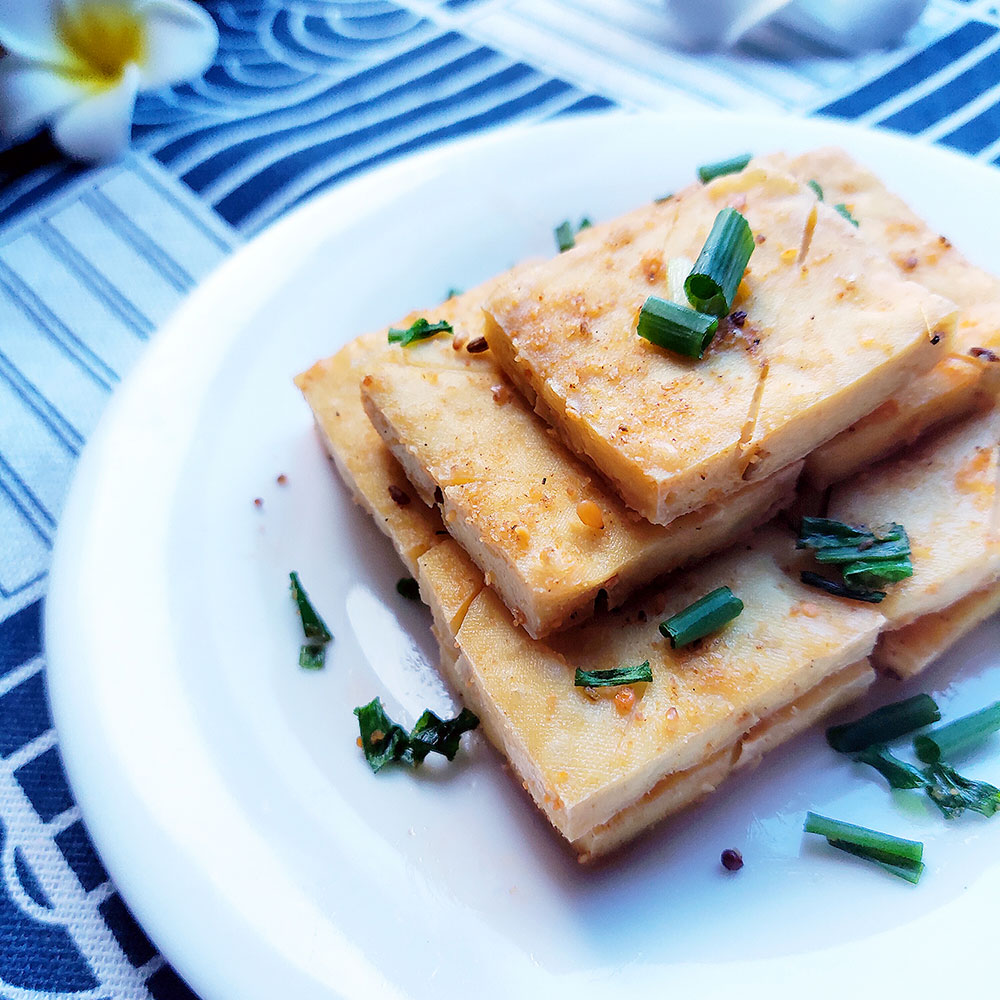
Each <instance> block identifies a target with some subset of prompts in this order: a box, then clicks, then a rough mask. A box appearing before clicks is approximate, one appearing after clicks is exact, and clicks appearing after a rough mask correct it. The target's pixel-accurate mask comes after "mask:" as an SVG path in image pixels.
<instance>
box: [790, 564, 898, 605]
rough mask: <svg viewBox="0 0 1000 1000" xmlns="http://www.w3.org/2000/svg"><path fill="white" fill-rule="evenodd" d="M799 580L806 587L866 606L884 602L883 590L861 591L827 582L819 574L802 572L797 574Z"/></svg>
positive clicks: (835, 582)
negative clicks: (861, 602) (866, 604)
mask: <svg viewBox="0 0 1000 1000" xmlns="http://www.w3.org/2000/svg"><path fill="white" fill-rule="evenodd" d="M799 579H800V580H801V581H802V582H803V583H804V584H805V585H806V586H807V587H816V588H817V590H825V591H826V592H827V593H828V594H832V595H833V596H834V597H847V598H849V599H850V600H852V601H865V602H867V603H868V604H878V603H879V602H880V601H883V600H885V591H884V590H862V589H860V588H858V587H847V586H845V585H844V584H842V583H840V582H838V581H837V580H828V579H827V578H826V577H825V576H820V575H819V573H811V572H809V570H803V571H802V572H801V573H800V574H799Z"/></svg>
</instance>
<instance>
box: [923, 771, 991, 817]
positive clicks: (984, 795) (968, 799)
mask: <svg viewBox="0 0 1000 1000" xmlns="http://www.w3.org/2000/svg"><path fill="white" fill-rule="evenodd" d="M925 773H926V775H927V779H928V780H927V782H926V788H927V794H928V795H929V796H930V800H931V801H932V802H933V803H934V805H936V806H937V807H938V809H940V810H941V812H943V813H944V815H945V819H954V818H955V817H956V816H959V815H960V814H961V813H963V812H964V811H965V810H966V809H972V810H973V811H974V812H977V813H982V815H983V816H992V815H993V814H994V813H995V812H996V811H997V809H998V808H1000V788H997V787H996V786H995V785H991V784H989V782H986V781H973V780H972V779H971V778H965V777H963V776H962V775H961V774H959V773H958V771H956V770H955V769H954V768H953V767H949V766H948V765H947V764H943V763H941V762H938V763H936V764H931V765H930V767H928V768H927V770H926V772H925Z"/></svg>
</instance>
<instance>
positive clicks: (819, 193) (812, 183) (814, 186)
mask: <svg viewBox="0 0 1000 1000" xmlns="http://www.w3.org/2000/svg"><path fill="white" fill-rule="evenodd" d="M808 184H809V187H811V188H812V189H813V191H815V192H816V197H817V198H818V199H819V200H820V201H822V200H823V189H822V188H821V187H820V186H819V181H809V182H808Z"/></svg>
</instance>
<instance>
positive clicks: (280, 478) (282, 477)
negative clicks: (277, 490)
mask: <svg viewBox="0 0 1000 1000" xmlns="http://www.w3.org/2000/svg"><path fill="white" fill-rule="evenodd" d="M287 482H288V476H286V475H285V474H284V473H283V472H282V473H281V475H280V476H278V479H277V483H278V485H279V486H284V485H285V483H287Z"/></svg>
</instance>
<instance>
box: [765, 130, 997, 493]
mask: <svg viewBox="0 0 1000 1000" xmlns="http://www.w3.org/2000/svg"><path fill="white" fill-rule="evenodd" d="M765 160H766V162H773V163H776V164H777V165H779V166H783V167H784V168H785V169H787V170H788V171H789V172H790V173H791V174H793V175H794V176H795V177H797V178H798V179H799V180H801V181H808V180H810V179H815V180H816V181H817V182H818V183H819V184H820V185H821V187H822V188H823V193H824V196H825V198H826V201H827V202H828V203H830V204H837V203H842V204H845V205H847V207H848V209H849V210H850V211H851V212H852V214H853V215H854V217H855V218H856V219H857V220H858V223H859V225H858V231H859V232H860V233H861V235H862V236H863V237H864V238H865V239H867V240H868V241H869V242H870V243H871V244H872V245H873V246H874V247H876V249H878V250H880V251H881V252H883V253H885V254H887V255H888V256H889V258H890V259H891V260H892V261H893V262H894V263H895V264H896V266H897V267H898V268H899V270H900V272H901V273H902V274H903V275H904V276H906V277H908V278H910V279H911V280H913V281H917V282H919V283H920V284H921V285H923V286H924V287H925V288H928V289H930V291H932V292H936V293H937V294H939V295H944V296H946V297H947V298H949V299H951V300H952V301H953V302H955V303H956V305H958V306H959V307H960V311H959V314H958V322H957V325H956V328H955V333H954V336H953V338H952V344H951V347H950V349H949V356H948V357H947V358H944V359H942V360H941V361H940V362H939V363H938V364H937V366H935V368H933V369H932V370H931V371H930V372H928V373H927V374H926V375H923V376H920V377H919V378H916V379H914V380H913V381H912V382H911V383H910V384H908V385H906V386H904V387H903V388H902V389H901V390H900V391H899V392H897V393H896V394H895V395H894V396H893V397H892V399H891V400H890V401H889V402H888V403H886V404H884V405H883V406H880V407H879V408H878V409H876V410H875V411H874V412H872V413H870V414H869V415H868V416H867V417H865V418H864V419H863V420H861V421H860V422H859V423H857V424H855V425H854V426H852V427H850V428H848V430H846V431H844V432H842V433H841V434H839V435H838V436H837V437H835V438H834V439H833V440H832V441H829V442H828V443H827V444H825V445H823V446H822V447H820V448H818V449H817V450H816V451H815V452H813V454H812V455H810V456H809V459H808V461H807V463H806V474H807V475H808V476H809V478H810V479H811V480H812V481H813V482H814V483H815V484H816V485H819V486H823V485H826V484H828V483H832V482H836V481H837V480H838V479H843V478H845V477H846V476H848V475H850V474H851V473H853V472H855V471H857V470H858V469H860V468H863V467H864V466H866V465H868V464H869V463H870V462H872V461H875V460H876V459H878V458H881V457H882V456H883V455H885V454H888V453H889V452H890V451H893V450H895V449H896V448H898V447H902V446H904V445H906V444H909V443H910V442H912V441H914V440H916V438H917V437H918V436H919V435H920V434H922V433H923V432H924V431H925V430H927V429H928V428H929V427H931V426H933V425H935V424H939V423H944V422H946V421H949V420H954V419H956V418H958V417H960V416H963V415H964V414H966V413H969V412H971V411H972V410H973V409H974V408H975V407H976V405H977V403H978V402H979V399H980V397H981V395H982V394H983V393H984V392H987V391H988V392H995V385H994V383H995V381H996V379H997V378H998V377H1000V372H998V371H997V369H1000V364H997V363H996V361H994V362H992V363H991V362H990V361H989V358H990V356H991V355H990V354H989V353H986V354H983V353H981V352H979V351H977V349H978V348H985V349H987V351H990V352H993V356H994V357H995V356H996V355H1000V280H998V279H997V278H995V277H994V276H993V275H991V274H987V273H986V272H985V271H983V270H981V269H980V268H978V267H976V266H975V265H973V264H970V263H969V261H968V260H966V259H965V257H964V256H962V254H961V253H960V252H959V251H958V250H957V249H956V248H955V247H954V246H953V245H952V244H951V242H950V241H949V240H948V239H947V238H946V237H944V236H941V235H940V234H938V233H936V232H935V231H934V230H933V229H931V228H930V226H928V225H927V223H926V222H924V221H923V219H921V218H920V217H919V216H918V215H916V213H914V212H913V210H912V209H911V208H910V207H909V206H908V205H907V204H906V202H904V201H903V200H902V199H901V198H900V197H899V196H898V195H895V194H893V192H892V191H890V190H889V189H888V188H886V186H885V185H884V184H883V183H882V181H880V180H879V179H878V177H876V176H875V175H874V174H873V173H871V172H870V171H869V170H867V169H866V168H865V167H863V166H861V164H859V163H857V162H856V161H855V160H853V159H852V158H851V157H850V156H848V155H847V153H845V152H844V151H843V150H841V149H819V150H814V151H812V152H809V153H804V154H803V155H801V156H798V157H795V158H789V157H786V156H780V155H779V156H774V157H765ZM970 351H972V352H975V353H972V354H970Z"/></svg>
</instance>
